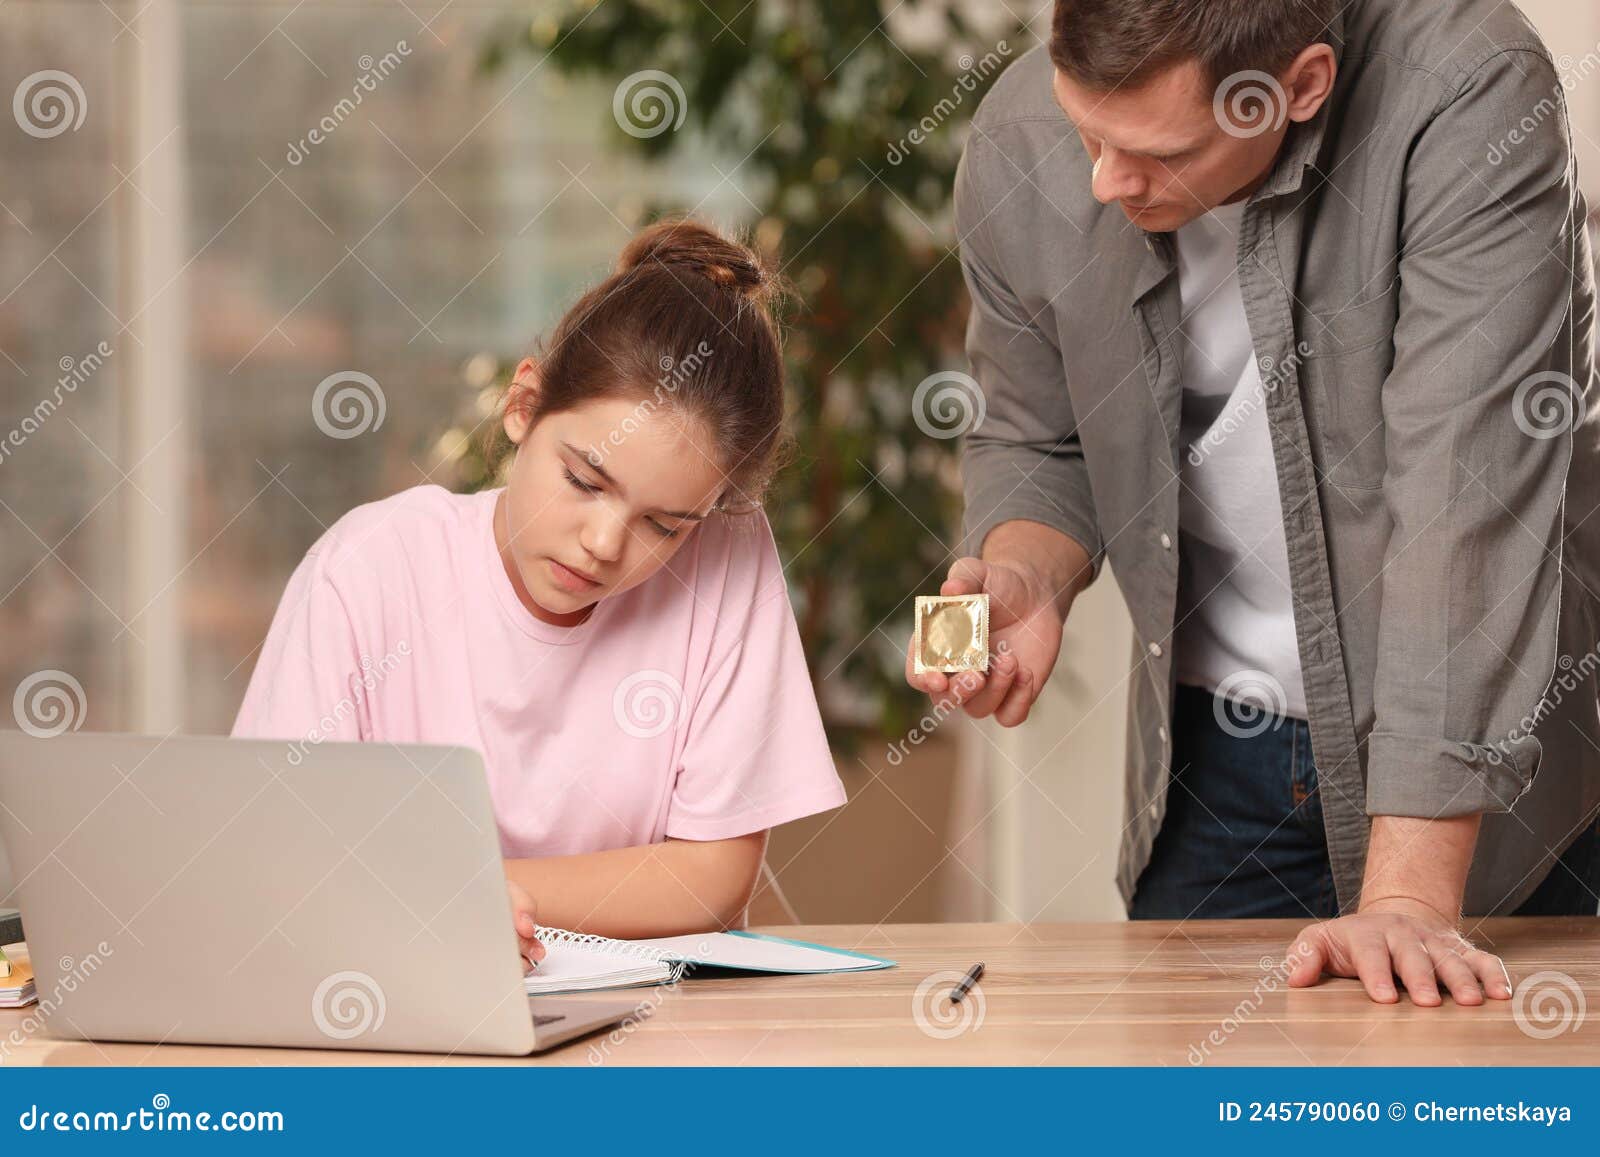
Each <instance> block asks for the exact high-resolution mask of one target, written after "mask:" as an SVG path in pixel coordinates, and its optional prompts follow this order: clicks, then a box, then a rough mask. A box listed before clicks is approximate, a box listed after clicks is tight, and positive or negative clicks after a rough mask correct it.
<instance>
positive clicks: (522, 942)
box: [506, 880, 544, 972]
mask: <svg viewBox="0 0 1600 1157" xmlns="http://www.w3.org/2000/svg"><path fill="white" fill-rule="evenodd" d="M506 891H507V892H508V893H509V894H510V896H511V919H512V922H513V923H515V924H516V926H517V950H518V951H519V952H521V953H522V959H523V961H524V962H525V963H524V965H523V969H522V970H523V971H524V972H532V971H533V966H534V965H535V964H537V963H539V961H541V960H543V959H544V945H543V944H540V943H539V938H538V937H537V936H536V935H535V934H534V932H535V925H536V923H537V921H535V920H534V918H533V897H532V896H530V895H528V893H527V892H526V891H525V890H524V889H523V887H522V885H520V884H517V883H514V882H512V881H511V880H507V881H506Z"/></svg>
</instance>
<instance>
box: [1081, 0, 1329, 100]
mask: <svg viewBox="0 0 1600 1157" xmlns="http://www.w3.org/2000/svg"><path fill="white" fill-rule="evenodd" d="M1338 7H1339V0H1056V8H1055V15H1054V17H1053V18H1052V19H1051V22H1050V59H1051V61H1053V62H1054V63H1055V66H1056V67H1057V68H1059V69H1060V70H1061V71H1062V72H1064V73H1066V75H1067V76H1068V77H1069V78H1070V79H1072V80H1073V81H1075V82H1076V83H1078V84H1081V85H1083V86H1084V87H1085V88H1087V89H1090V90H1091V91H1094V92H1110V91H1111V90H1113V89H1116V88H1122V87H1135V88H1136V87H1138V86H1140V85H1142V84H1143V83H1144V82H1145V81H1148V80H1150V79H1151V78H1153V77H1154V76H1156V75H1157V74H1159V73H1162V72H1165V71H1166V70H1167V69H1168V68H1170V67H1172V66H1173V65H1176V64H1181V63H1182V62H1184V61H1186V60H1198V61H1199V63H1200V67H1201V70H1202V72H1203V73H1204V75H1205V77H1206V81H1207V84H1208V86H1209V87H1213V88H1214V87H1215V86H1216V85H1218V84H1219V83H1221V82H1222V81H1223V80H1225V79H1227V78H1228V77H1230V76H1232V75H1234V74H1235V73H1238V72H1244V71H1246V70H1255V71H1260V72H1265V73H1269V74H1271V75H1273V76H1276V75H1277V74H1278V72H1279V71H1281V70H1282V69H1283V68H1285V67H1287V65H1288V64H1289V62H1290V61H1292V60H1293V59H1294V58H1295V57H1296V56H1298V55H1299V54H1300V53H1301V52H1302V51H1303V50H1304V49H1305V48H1306V47H1307V46H1309V45H1312V44H1315V43H1316V42H1317V41H1319V40H1326V39H1327V28H1328V25H1329V24H1331V23H1332V22H1333V19H1334V15H1335V13H1336V12H1337V10H1338Z"/></svg>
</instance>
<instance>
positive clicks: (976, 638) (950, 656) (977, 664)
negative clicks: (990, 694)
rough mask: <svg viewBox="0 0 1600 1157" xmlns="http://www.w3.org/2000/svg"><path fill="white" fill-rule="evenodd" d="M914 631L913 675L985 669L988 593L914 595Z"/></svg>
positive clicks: (987, 645)
mask: <svg viewBox="0 0 1600 1157" xmlns="http://www.w3.org/2000/svg"><path fill="white" fill-rule="evenodd" d="M915 631H916V633H915V636H914V641H913V646H912V669H913V671H914V672H915V673H916V674H918V675H925V674H927V673H928V672H929V671H944V672H946V673H953V672H956V671H987V670H988V669H989V596H988V595H918V596H917V623H916V629H915Z"/></svg>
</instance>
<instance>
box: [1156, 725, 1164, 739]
mask: <svg viewBox="0 0 1600 1157" xmlns="http://www.w3.org/2000/svg"><path fill="white" fill-rule="evenodd" d="M1156 735H1157V736H1158V737H1159V738H1160V740H1161V742H1162V743H1165V742H1166V741H1167V729H1166V728H1165V727H1157V728H1156Z"/></svg>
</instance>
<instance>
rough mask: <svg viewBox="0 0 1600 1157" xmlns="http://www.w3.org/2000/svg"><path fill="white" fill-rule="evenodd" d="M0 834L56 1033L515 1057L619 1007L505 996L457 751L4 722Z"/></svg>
mask: <svg viewBox="0 0 1600 1157" xmlns="http://www.w3.org/2000/svg"><path fill="white" fill-rule="evenodd" d="M0 838H3V844H4V847H5V849H6V851H7V852H8V853H9V856H10V860H11V869H12V876H13V879H14V880H15V881H16V888H15V891H14V892H13V893H12V894H11V896H10V897H9V898H8V897H0V900H4V901H5V902H6V903H8V904H11V905H15V906H16V907H19V908H21V909H22V913H23V921H24V924H25V926H26V928H27V937H28V949H29V956H30V958H31V960H32V963H33V968H34V973H35V978H36V984H37V987H38V992H39V994H40V1001H41V1015H42V1019H43V1022H44V1024H45V1026H46V1031H47V1032H48V1033H49V1034H50V1035H53V1036H57V1037H61V1038H64V1039H72V1040H82V1039H88V1040H101V1041H149V1042H187V1043H193V1044H228V1045H279V1046H288V1047H295V1048H316V1049H325V1048H339V1049H377V1050H395V1051H417V1052H433V1053H471V1054H492V1055H508V1056H520V1055H524V1054H527V1053H531V1052H537V1051H539V1050H542V1049H547V1048H550V1047H552V1046H553V1045H557V1044H560V1043H562V1042H563V1041H567V1040H570V1039H572V1038H574V1037H577V1036H581V1035H583V1034H585V1033H588V1032H591V1031H594V1030H596V1029H601V1028H605V1027H607V1026H610V1025H613V1024H616V1023H617V1022H619V1021H621V1020H623V1019H624V1018H626V1017H628V1016H629V1015H631V1014H632V1013H633V1012H634V1011H635V1010H636V1005H635V1003H634V1002H630V1001H621V1000H618V999H617V998H616V997H615V996H611V997H598V996H597V997H593V998H587V997H574V998H557V997H534V998H530V997H528V996H526V995H525V994H524V992H523V986H522V977H523V967H522V957H521V955H520V954H519V952H518V950H517V938H516V931H515V928H514V926H513V924H512V918H511V910H510V905H509V902H508V900H507V896H506V881H505V875H504V871H503V869H502V866H501V858H500V843H499V835H498V831H497V829H496V826H495V819H494V810H493V807H492V805H491V802H490V797H489V787H488V781H487V779H486V778H485V776H484V769H483V762H482V760H481V758H480V757H479V755H478V754H477V752H475V751H472V750H470V749H467V748H462V747H433V746H410V745H395V744H383V743H314V742H309V741H281V742H280V741H272V740H245V739H224V738H202V737H186V736H177V735H174V736H168V737H165V738H163V737H161V736H140V735H111V734H90V733H69V734H65V735H59V736H56V737H53V738H35V737H34V736H31V735H28V734H25V733H22V732H16V731H0ZM46 999H48V1000H49V1001H50V1002H51V1007H50V1011H49V1013H48V1015H44V1001H45V1000H46Z"/></svg>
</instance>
